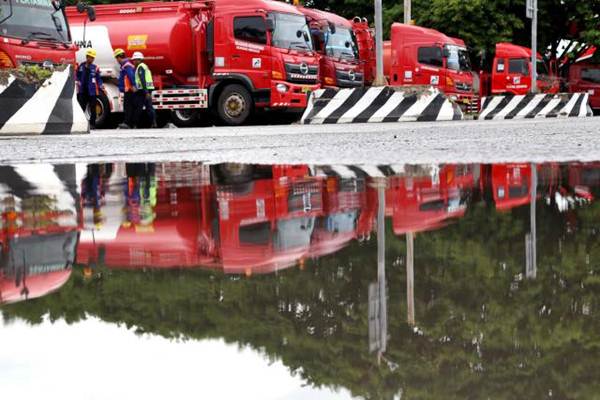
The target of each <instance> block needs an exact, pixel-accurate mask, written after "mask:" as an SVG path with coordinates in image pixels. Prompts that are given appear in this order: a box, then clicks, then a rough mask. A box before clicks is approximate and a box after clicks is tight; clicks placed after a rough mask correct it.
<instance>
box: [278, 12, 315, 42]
mask: <svg viewBox="0 0 600 400" xmlns="http://www.w3.org/2000/svg"><path fill="white" fill-rule="evenodd" d="M269 18H270V19H271V20H272V21H273V24H274V27H275V30H274V31H273V33H272V36H271V45H272V46H273V47H278V48H281V49H293V50H305V51H313V44H312V39H311V35H310V30H309V29H308V25H307V24H306V19H305V18H304V17H303V16H302V15H293V14H284V13H271V14H269ZM298 32H302V35H300V37H298ZM305 35H306V37H307V38H308V40H305V38H304V36H305Z"/></svg>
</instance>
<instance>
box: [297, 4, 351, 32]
mask: <svg viewBox="0 0 600 400" xmlns="http://www.w3.org/2000/svg"><path fill="white" fill-rule="evenodd" d="M298 10H299V11H300V12H302V14H304V15H305V16H306V17H307V19H308V20H309V21H310V20H313V21H322V22H331V23H333V24H334V25H335V26H341V27H344V28H348V29H352V24H351V23H350V21H349V20H347V19H346V18H343V17H340V16H339V15H337V14H334V13H331V12H328V11H323V10H317V9H314V8H308V7H301V6H300V7H298Z"/></svg>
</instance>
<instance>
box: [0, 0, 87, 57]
mask: <svg viewBox="0 0 600 400" xmlns="http://www.w3.org/2000/svg"><path fill="white" fill-rule="evenodd" d="M64 8H65V2H64V1H52V0H0V69H3V68H16V67H18V66H20V65H44V66H46V67H51V66H55V65H71V64H75V50H76V48H75V46H74V45H73V44H72V43H71V36H70V34H69V26H68V24H67V18H66V15H65V10H64Z"/></svg>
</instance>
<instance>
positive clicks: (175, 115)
mask: <svg viewBox="0 0 600 400" xmlns="http://www.w3.org/2000/svg"><path fill="white" fill-rule="evenodd" d="M197 120H198V110H195V109H188V110H173V111H171V121H172V122H173V123H174V124H175V126H177V127H179V128H191V127H193V126H195V125H196V123H197Z"/></svg>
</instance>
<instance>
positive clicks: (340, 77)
mask: <svg viewBox="0 0 600 400" xmlns="http://www.w3.org/2000/svg"><path fill="white" fill-rule="evenodd" d="M335 77H336V79H337V85H338V86H339V87H342V88H351V87H360V86H362V85H363V81H364V77H363V74H362V73H360V72H355V73H354V77H353V76H352V74H351V73H350V71H340V70H338V71H336V72H335Z"/></svg>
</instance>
